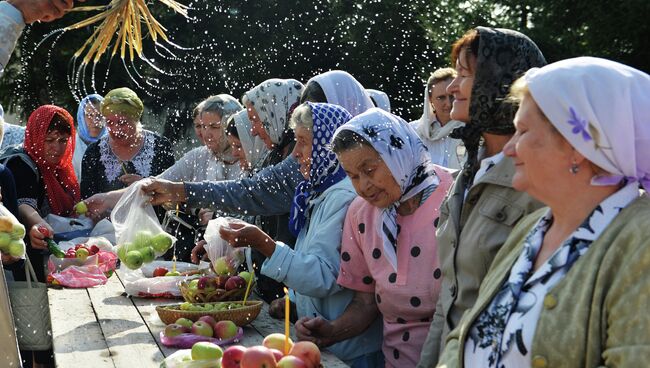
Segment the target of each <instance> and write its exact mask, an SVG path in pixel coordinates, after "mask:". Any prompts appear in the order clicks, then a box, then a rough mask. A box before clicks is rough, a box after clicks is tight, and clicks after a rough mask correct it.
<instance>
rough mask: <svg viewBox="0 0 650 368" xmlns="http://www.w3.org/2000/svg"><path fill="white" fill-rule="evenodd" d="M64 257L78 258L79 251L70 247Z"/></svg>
mask: <svg viewBox="0 0 650 368" xmlns="http://www.w3.org/2000/svg"><path fill="white" fill-rule="evenodd" d="M64 258H77V252H76V251H75V250H74V249H72V248H68V250H67V251H66V252H65V257H64Z"/></svg>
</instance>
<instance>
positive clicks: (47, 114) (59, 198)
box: [24, 105, 80, 216]
mask: <svg viewBox="0 0 650 368" xmlns="http://www.w3.org/2000/svg"><path fill="white" fill-rule="evenodd" d="M56 113H59V114H61V115H63V116H64V117H65V120H66V121H67V122H68V124H69V125H70V138H68V144H67V146H66V148H65V153H64V154H63V156H62V157H61V161H60V162H59V163H58V164H50V163H47V162H46V161H45V158H44V157H43V153H44V146H45V136H46V135H47V129H48V128H49V126H50V122H51V121H52V117H54V114H56ZM74 137H75V129H74V123H73V120H72V116H71V115H70V114H69V113H68V112H67V111H66V110H65V109H62V108H60V107H58V106H54V105H44V106H41V107H39V108H38V109H36V110H35V111H34V112H33V113H32V114H31V115H30V116H29V119H28V120H27V128H26V129H25V143H24V147H25V152H26V153H27V154H28V155H29V157H31V159H32V160H34V162H36V166H37V167H38V171H39V172H40V174H41V176H42V177H43V182H44V184H45V190H46V192H47V199H48V201H49V204H50V209H51V210H52V213H53V214H55V215H60V216H68V215H69V214H70V213H71V212H72V208H73V207H74V205H75V204H76V203H77V202H79V200H80V194H79V193H80V191H79V183H78V182H77V176H76V175H75V173H74V168H73V166H72V155H73V153H74V145H75V141H74Z"/></svg>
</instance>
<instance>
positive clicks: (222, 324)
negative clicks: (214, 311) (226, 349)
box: [164, 316, 239, 340]
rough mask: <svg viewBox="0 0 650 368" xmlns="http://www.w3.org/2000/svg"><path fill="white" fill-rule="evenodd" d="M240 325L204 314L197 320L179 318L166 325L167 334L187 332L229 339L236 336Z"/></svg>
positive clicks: (169, 335)
mask: <svg viewBox="0 0 650 368" xmlns="http://www.w3.org/2000/svg"><path fill="white" fill-rule="evenodd" d="M237 331H239V327H237V325H236V324H235V323H234V322H233V321H227V320H224V321H218V322H217V321H216V320H215V319H214V318H213V317H212V316H203V317H201V318H199V319H198V320H197V321H196V322H192V321H191V320H189V319H187V318H179V319H177V320H176V322H174V323H172V324H170V325H167V327H165V332H164V334H165V336H167V337H175V336H179V335H181V334H185V333H191V334H194V335H198V336H205V337H214V338H215V339H220V340H227V339H231V338H233V337H235V335H237Z"/></svg>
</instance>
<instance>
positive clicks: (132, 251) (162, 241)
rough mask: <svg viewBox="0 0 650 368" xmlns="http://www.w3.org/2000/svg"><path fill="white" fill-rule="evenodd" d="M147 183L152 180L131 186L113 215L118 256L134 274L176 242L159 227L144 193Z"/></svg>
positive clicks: (116, 206)
mask: <svg viewBox="0 0 650 368" xmlns="http://www.w3.org/2000/svg"><path fill="white" fill-rule="evenodd" d="M148 183H150V180H148V179H145V180H140V181H138V182H136V183H134V184H132V185H131V186H130V187H129V188H128V189H127V191H126V192H125V193H124V194H123V195H122V197H121V198H120V200H119V201H118V202H117V204H116V205H115V208H114V209H113V212H111V222H112V223H113V227H114V228H115V238H116V240H117V255H118V257H119V258H120V260H121V261H122V263H124V264H125V265H126V266H127V267H128V268H130V269H132V270H134V269H138V268H140V266H142V264H143V263H150V262H152V261H153V260H154V259H155V258H156V257H158V256H161V255H163V254H164V253H165V252H166V251H167V250H168V249H169V248H171V247H172V245H173V244H174V242H175V241H176V238H174V237H173V236H171V235H169V234H167V233H166V232H165V231H164V230H163V228H162V227H161V226H160V223H159V222H158V218H157V217H156V213H155V212H154V210H153V207H152V206H151V204H150V203H149V197H148V196H147V195H146V194H145V193H144V192H143V191H142V186H143V185H146V184H148Z"/></svg>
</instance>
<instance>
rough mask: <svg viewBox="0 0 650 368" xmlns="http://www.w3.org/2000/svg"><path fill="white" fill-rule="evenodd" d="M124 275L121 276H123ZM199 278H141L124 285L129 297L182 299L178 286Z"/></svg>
mask: <svg viewBox="0 0 650 368" xmlns="http://www.w3.org/2000/svg"><path fill="white" fill-rule="evenodd" d="M121 275H122V274H120V276H121ZM198 277H199V276H165V277H150V278H140V279H134V280H131V281H126V282H125V283H124V291H126V293H127V294H128V295H131V296H137V297H139V298H170V299H174V298H181V297H182V296H183V294H182V293H181V290H180V288H179V287H178V284H179V283H180V282H181V281H185V280H191V279H192V278H198Z"/></svg>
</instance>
